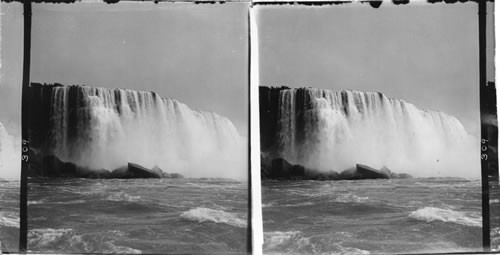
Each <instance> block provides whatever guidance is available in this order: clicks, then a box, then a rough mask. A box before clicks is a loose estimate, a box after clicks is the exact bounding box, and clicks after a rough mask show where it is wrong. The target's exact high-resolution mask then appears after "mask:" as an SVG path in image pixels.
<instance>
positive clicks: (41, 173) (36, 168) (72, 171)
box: [28, 155, 110, 178]
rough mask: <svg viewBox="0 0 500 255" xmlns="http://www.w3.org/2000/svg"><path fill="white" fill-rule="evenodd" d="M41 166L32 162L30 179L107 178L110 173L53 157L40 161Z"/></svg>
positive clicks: (48, 156)
mask: <svg viewBox="0 0 500 255" xmlns="http://www.w3.org/2000/svg"><path fill="white" fill-rule="evenodd" d="M41 161H42V162H41V164H39V163H38V162H33V164H31V162H30V166H31V167H32V169H30V171H29V173H28V174H29V175H30V176H31V177H37V176H38V177H50V178H108V177H109V175H110V172H109V171H108V170H106V169H100V170H94V169H89V168H86V167H81V166H78V165H76V164H73V163H71V162H64V161H62V160H60V159H59V158H58V157H56V156H54V155H47V156H45V157H43V158H42V159H41Z"/></svg>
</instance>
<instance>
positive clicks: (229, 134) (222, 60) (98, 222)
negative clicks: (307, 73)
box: [23, 2, 251, 254]
mask: <svg viewBox="0 0 500 255" xmlns="http://www.w3.org/2000/svg"><path fill="white" fill-rule="evenodd" d="M248 7H249V4H248V3H226V4H193V3H159V4H153V3H152V2H146V3H139V2H120V3H117V4H111V5H108V4H104V3H73V4H69V5H64V4H44V3H33V5H32V28H31V67H30V69H31V70H30V84H29V86H28V88H27V89H26V92H25V93H23V101H24V100H26V102H27V104H26V105H27V113H28V117H27V120H28V121H27V122H23V125H26V127H24V126H23V128H26V129H27V133H28V137H27V138H28V139H27V140H28V142H29V148H30V150H29V154H28V156H29V162H28V163H29V164H28V165H29V166H28V169H26V170H27V176H28V180H27V186H28V189H27V190H28V191H27V199H28V202H27V204H28V208H27V219H28V222H27V236H28V237H27V238H28V240H27V250H28V251H30V252H41V253H152V254H166V253H177V254H178V253H189V254H193V253H217V254H224V253H231V254H234V253H247V251H248V249H250V248H249V247H248V236H247V234H248V233H249V231H248V228H250V226H251V225H250V224H249V218H250V217H248V201H249V195H248V194H249V185H248V174H249V167H248V166H249V162H248V144H249V139H248V137H249V128H248V127H249V123H248V107H249V104H248V63H249V61H248V58H249V56H248V47H249V45H248V24H247V23H248V19H247V13H248Z"/></svg>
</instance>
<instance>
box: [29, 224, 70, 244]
mask: <svg viewBox="0 0 500 255" xmlns="http://www.w3.org/2000/svg"><path fill="white" fill-rule="evenodd" d="M72 231H73V230H72V229H70V228H62V229H53V228H42V229H31V230H30V231H29V233H28V240H29V244H28V246H29V247H30V246H35V245H36V246H42V247H43V246H48V245H51V244H53V243H56V242H59V241H60V240H61V239H62V238H63V236H66V235H69V234H70V233H71V232H72Z"/></svg>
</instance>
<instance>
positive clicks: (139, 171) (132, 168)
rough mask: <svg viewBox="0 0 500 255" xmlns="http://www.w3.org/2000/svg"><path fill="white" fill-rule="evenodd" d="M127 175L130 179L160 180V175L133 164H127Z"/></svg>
mask: <svg viewBox="0 0 500 255" xmlns="http://www.w3.org/2000/svg"><path fill="white" fill-rule="evenodd" d="M128 173H130V174H131V176H132V177H131V178H156V179H160V178H161V174H158V173H155V172H153V171H152V170H150V169H147V168H145V167H143V166H140V165H138V164H134V163H128Z"/></svg>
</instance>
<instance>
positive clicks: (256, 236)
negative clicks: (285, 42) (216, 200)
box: [248, 4, 264, 254]
mask: <svg viewBox="0 0 500 255" xmlns="http://www.w3.org/2000/svg"><path fill="white" fill-rule="evenodd" d="M248 14H249V15H248V16H249V24H250V26H249V28H250V34H249V40H250V46H249V49H250V53H251V54H250V125H251V129H250V134H251V135H250V137H251V140H250V161H251V176H250V177H251V178H250V179H251V183H252V198H251V199H252V205H253V206H252V245H253V249H252V251H253V254H262V245H263V243H264V240H263V230H262V228H263V225H262V224H263V222H262V199H261V180H260V128H259V126H260V123H259V93H258V92H259V91H258V88H259V86H258V84H259V39H258V27H257V17H256V10H255V7H254V6H253V5H252V4H251V5H250V8H249V11H248Z"/></svg>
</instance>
